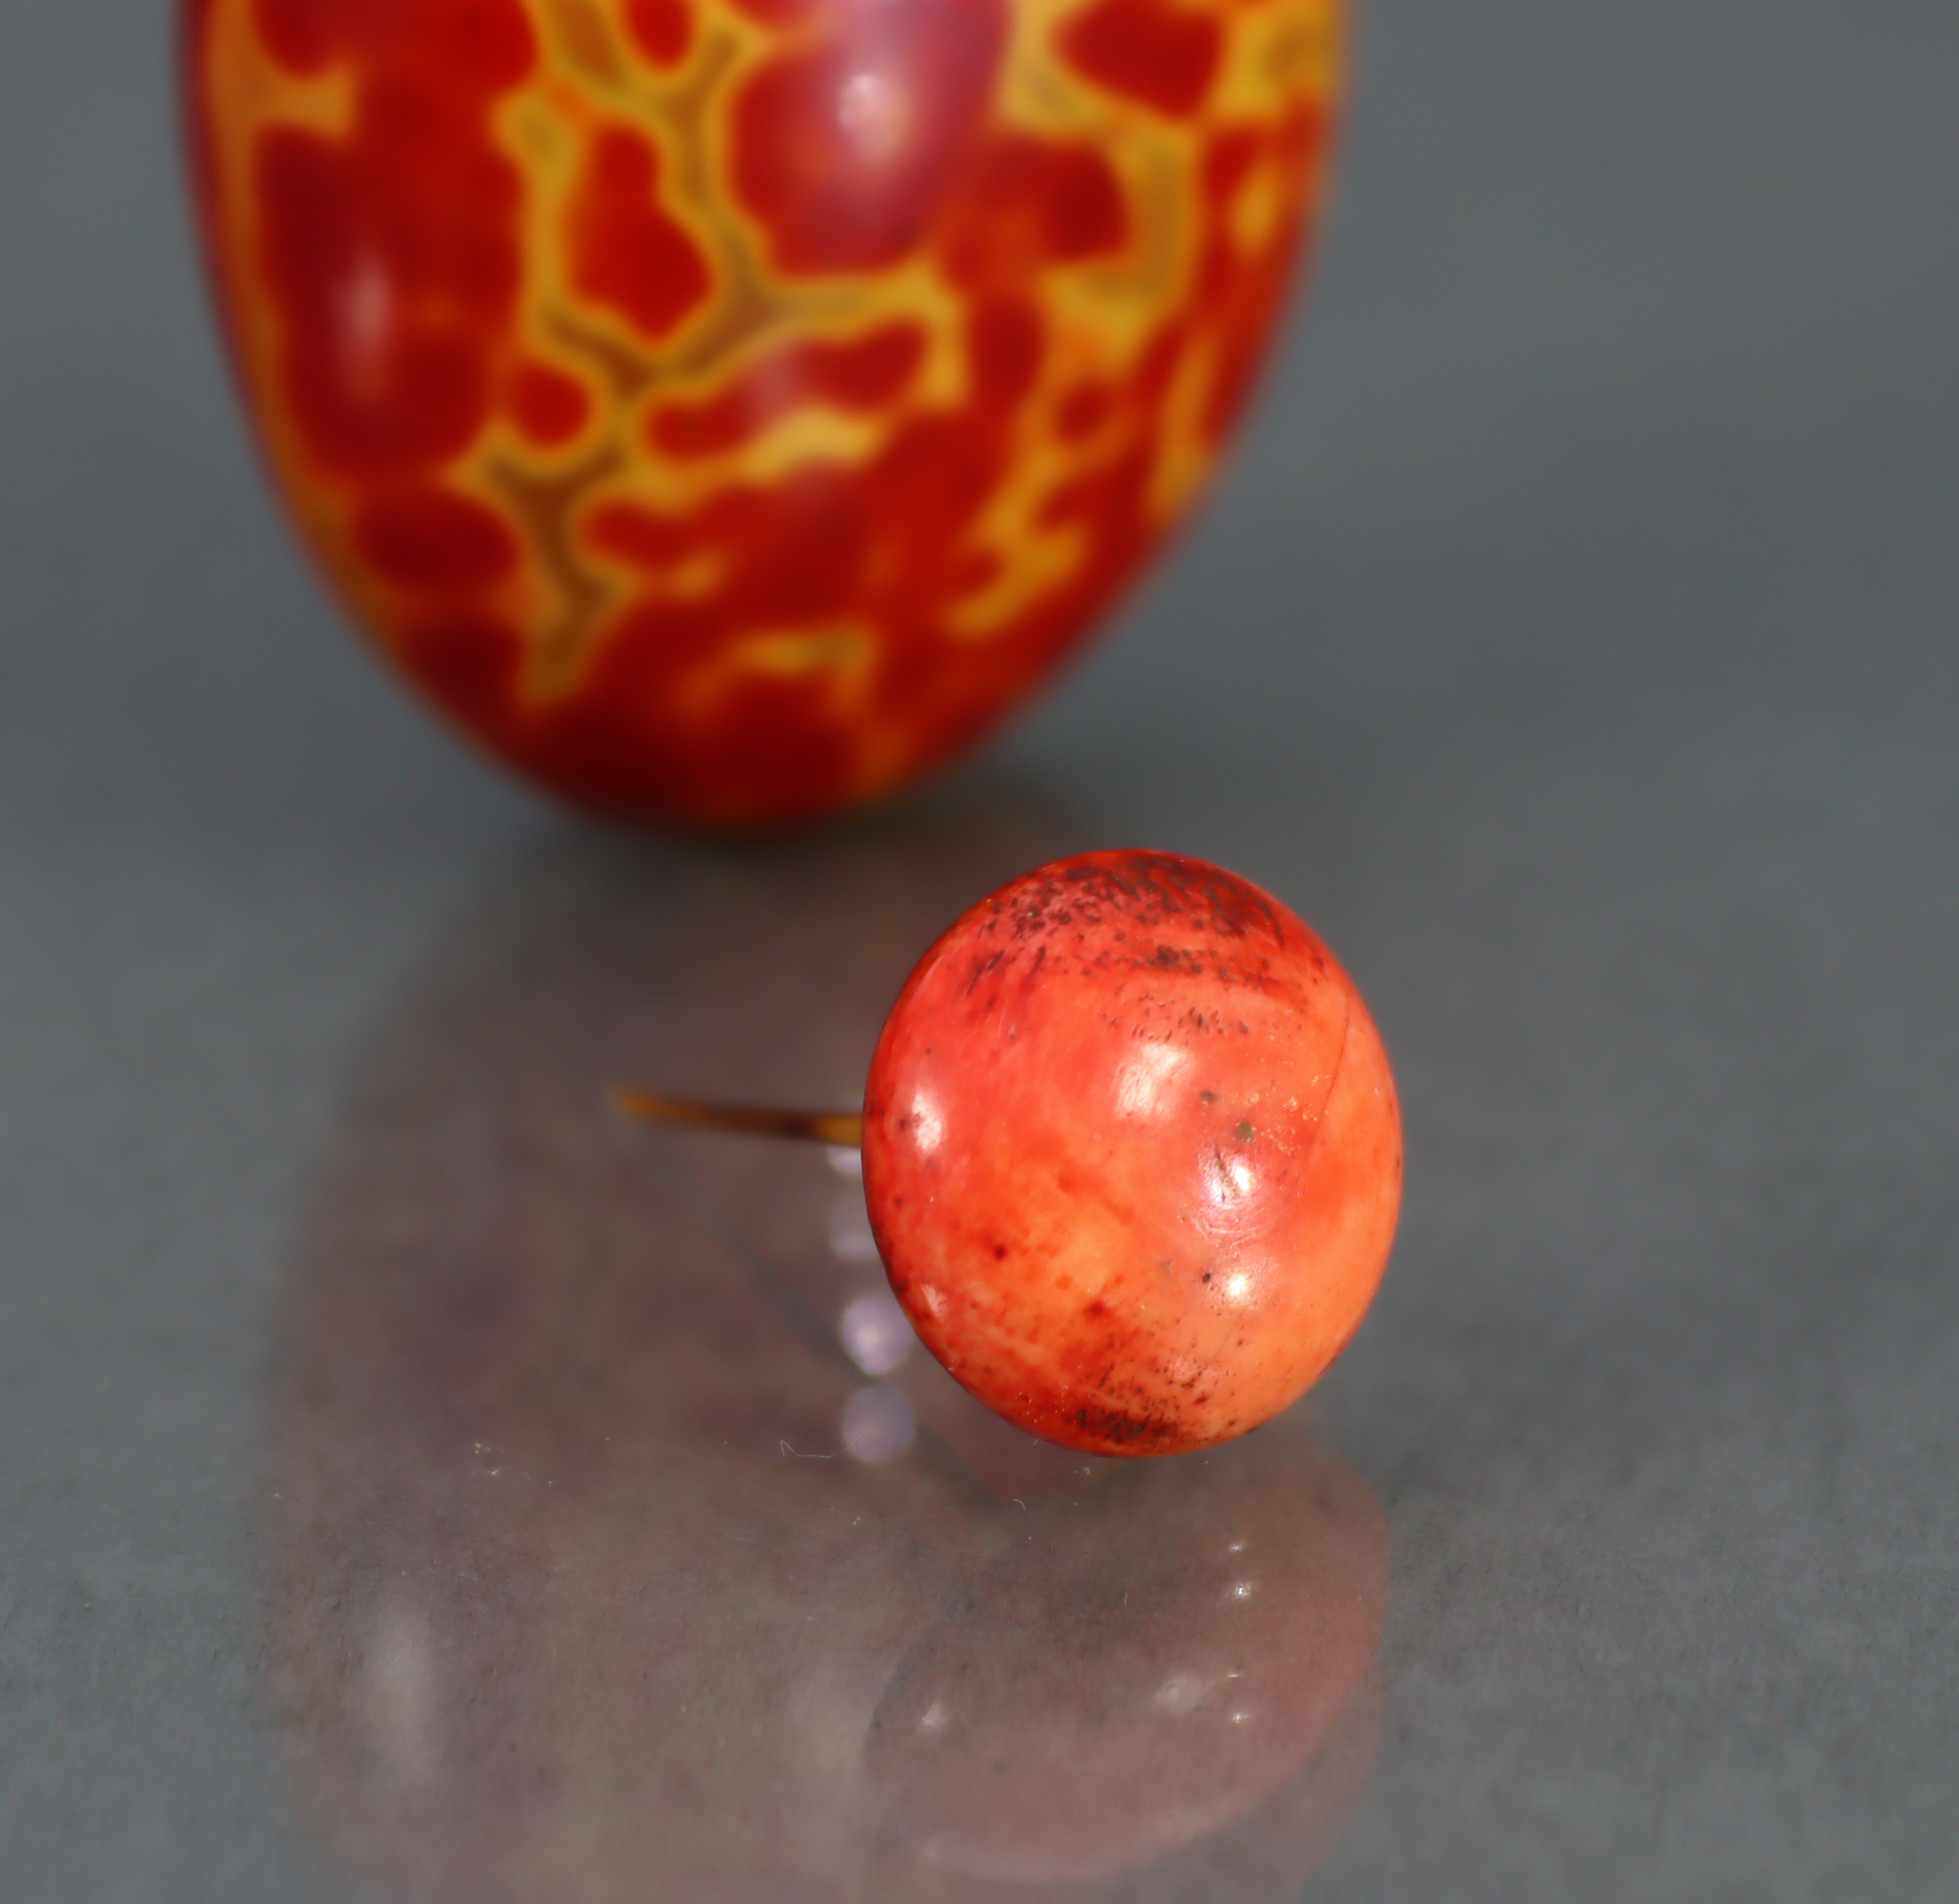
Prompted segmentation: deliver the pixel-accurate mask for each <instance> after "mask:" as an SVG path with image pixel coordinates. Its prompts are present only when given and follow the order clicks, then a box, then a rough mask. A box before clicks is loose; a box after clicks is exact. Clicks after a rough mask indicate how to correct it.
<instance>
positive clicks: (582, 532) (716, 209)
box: [185, 0, 1340, 826]
mask: <svg viewBox="0 0 1959 1904" xmlns="http://www.w3.org/2000/svg"><path fill="white" fill-rule="evenodd" d="M187 4H188V9H189V11H188V18H187V29H188V30H187V33H186V40H185V56H186V69H187V78H188V84H189V102H190V103H189V110H190V116H191V122H192V138H193V146H194V151H195V162H196V185H197V192H198V197H199V201H200V212H201V216H202V219H203V223H204V230H205V233H206V235H207V239H208V246H209V249H210V251H211V254H212V262H213V266H214V270H215V277H216V280H217V284H218V286H219V296H220V300H221V303H222V304H223V309H224V312H225V315H226V319H227V324H228V327H229V330H230V334H231V342H232V346H233V349H234V355H235V357H236V360H237V363H238V369H239V372H240V375H241V377H242V382H243V384H244V387H245V390H246V395H247V399H248V402H249V403H250V406H251V409H252V410H253V414H254V417H255V418H256V421H257V425H258V428H259V431H260V433H261V437H262V439H263V441H264V443H265V448H266V449H267V452H268V453H269V458H270V460H271V463H272V464H273V469H274V471H275V473H276V477H277V479H278V481H279V483H280V486H281V488H282V490H283V491H284V495H285V497H286V499H287V501H288V504H289V506H290V507H291V508H292V511H293V513H294V514H295V517H297V519H298V521H299V524H300V525H301V527H302V528H303V532H304V533H305V536H306V537H307V540H308V541H309V542H310V543H311V545H312V547H313V548H314V551H316V552H317V554H318V556H319V557H320V559H321V560H322V563H324V565H325V567H326V569H327V570H328V571H329V572H330V574H331V575H332V576H333V578H334V580H335V582H337V585H338V586H339V588H340V589H341V591H342V593H344V594H345V597H346V598H347V599H348V601H349V603H350V604H351V605H352V606H353V609H354V611H355V612H356V614H357V615H358V616H359V617H360V620H362V621H363V622H364V624H365V625H366V626H367V628H368V630H369V631H371V632H372V634H373V635H375V638H376V639H378V640H379V643H380V644H381V645H382V646H383V648H384V649H385V650H386V651H387V652H388V653H389V654H391V656H392V657H393V658H394V661H395V662H397V663H398V665H399V666H400V667H401V668H402V670H403V671H404V672H405V673H406V674H407V675H408V676H409V677H411V678H412V679H413V680H414V681H416V682H417V684H418V685H420V686H421V689H423V690H424V691H425V693H427V694H428V695H429V696H430V697H431V698H432V699H433V700H434V701H435V702H436V704H438V705H440V707H441V708H444V710H446V712H448V714H449V715H451V716H452V718H453V719H455V721H457V722H458V723H460V725H461V726H462V727H464V728H465V729H467V731H469V732H471V734H473V735H475V737H476V738H477V739H478V740H479V741H480V742H482V743H483V744H484V745H485V746H487V747H488V748H489V749H490V750H491V751H492V752H493V753H494V754H497V755H498V756H500V757H501V758H502V759H504V760H505V761H507V762H508V763H509V764H510V765H513V766H514V767H516V769H519V770H520V771H521V772H523V773H526V774H528V775H529V776H532V778H534V779H535V780H539V781H541V782H543V783H544V784H547V785H548V786H550V787H552V788H555V789H556V790H558V792H561V793H562V794H565V795H566V796H570V797H571V798H573V799H577V800H580V801H582V802H584V803H588V804H591V805H593V806H596V807H602V808H608V809H611V810H613V811H621V812H626V813H634V814H639V815H646V816H650V817H654V818H661V819H665V820H669V821H680V822H691V823H698V824H706V825H713V826H731V825H732V826H739V825H754V824H767V823H772V822H781V821H785V820H791V819H798V818H808V817H812V816H815V815H821V814H822V813H824V812H826V811H831V810H833V809H836V808H838V807H844V806H847V805H849V804H852V803H856V802H859V801H863V800H867V799H874V798H875V797H877V796H880V795H882V794H884V793H886V792H889V791H890V790H891V789H893V788H896V787H898V786H900V785H901V784H904V783H905V782H906V781H908V780H911V779H913V777H915V776H917V775H919V774H920V773H924V772H926V771H928V770H929V769H931V768H932V767H933V766H934V765H936V764H937V763H939V761H942V760H943V759H944V758H945V757H947V756H948V755H950V754H952V753H954V752H955V751H956V750H958V749H959V748H960V747H962V746H964V745H965V744H966V743H968V742H970V741H972V740H973V739H974V738H976V737H977V736H978V735H980V734H981V733H982V732H983V731H985V729H987V728H988V727H989V726H990V725H991V724H992V723H994V722H995V721H996V720H997V719H998V718H999V717H1000V715H1002V714H1003V713H1004V712H1005V711H1006V710H1007V709H1008V708H1010V707H1011V706H1012V704H1014V703H1015V702H1016V700H1019V699H1020V697H1021V696H1023V694H1024V693H1026V692H1027V690H1028V689H1030V687H1031V685H1033V684H1034V683H1035V682H1036V681H1039V679H1040V678H1041V677H1042V676H1044V675H1045V674H1046V673H1047V672H1048V671H1049V670H1050V669H1052V668H1053V667H1054V666H1055V664H1056V663H1057V662H1058V661H1060V660H1061V658H1062V657H1064V656H1065V654H1068V653H1069V651H1070V650H1071V649H1072V648H1073V647H1075V646H1076V644H1077V643H1078V642H1079V641H1080V639H1081V638H1082V636H1083V635H1084V633H1085V632H1086V631H1088V629H1089V628H1091V627H1092V624H1093V623H1094V621H1095V620H1096V616H1098V614H1099V613H1100V612H1101V611H1102V610H1103V609H1104V608H1105V607H1106V606H1107V604H1108V603H1109V601H1110V600H1111V597H1113V596H1114V595H1115V593H1116V592H1117V591H1118V590H1119V589H1120V588H1121V587H1122V585H1123V584H1124V583H1125V582H1126V581H1127V580H1129V579H1130V577H1131V576H1132V575H1134V573H1135V572H1136V570H1137V569H1138V567H1139V565H1140V564H1141V563H1142V562H1143V561H1144V560H1145V558H1146V557H1147V556H1148V555H1149V554H1150V552H1151V551H1153V549H1154V548H1156V547H1157V545H1158V544H1159V543H1160V542H1161V540H1162V538H1163V537H1164V535H1165V533H1166V532H1168V530H1169V529H1170V528H1172V527H1173V526H1174V525H1175V524H1176V522H1177V521H1178V520H1179V519H1180V517H1181V516H1182V515H1183V513H1184V512H1185V511H1186V510H1187V508H1188V507H1189V506H1190V504H1191V501H1192V500H1193V498H1195V495H1196V494H1197V492H1198V491H1199V489H1200V488H1201V486H1202V483H1203V482H1204V479H1205V478H1206V475H1207V474H1208V472H1209V471H1210V468H1211V467H1212V464H1213V462H1214V458H1215V456H1216V455H1217V453H1218V448H1219V446H1220V444H1221V441H1222V438H1223V437H1224V435H1225V433H1226V431H1227V430H1228V429H1229V425H1230V424H1231V423H1232V422H1233V418H1234V417H1235V415H1236V414H1237V410H1238V409H1239V407H1240V406H1241V401H1242V399H1243V397H1244V392H1245V390H1246V387H1247V384H1248V380H1249V378H1250V376H1251V375H1252V372H1253V371H1254V370H1255V368H1256V365H1257V363H1258V361H1259V359H1260V356H1261V355H1262V353H1263V348H1264V345H1265V344H1266V342H1267V338H1268V336H1269V334H1270V333H1271V329H1272V326H1273V322H1274V319H1275V314H1276V311H1277V309H1278V307H1279V302H1280V300H1281V297H1282V292H1283V290H1284V288H1285V286H1286V281H1287V280H1288V277H1289V276H1290V270H1291V266H1292V263H1293V260H1294V256H1295V254H1296V253H1297V250H1298V242H1299V239H1300V237H1301V235H1302V231H1303V229H1304V228H1305V225H1306V224H1307V223H1308V222H1309V213H1310V210H1311V208H1312V205H1313V202H1314V200H1315V198H1316V197H1317V188H1318V185H1319V183H1320V181H1321V176H1322V173H1323V170H1324V154H1325V148H1326V143H1327V135H1328V129H1329V123H1330V116H1331V111H1332V103H1333V94H1334V87H1335V81H1336V72H1337V67H1338V59H1339V52H1340V44H1339V24H1340V23H1339V17H1338V13H1339V9H1338V0H187Z"/></svg>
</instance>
